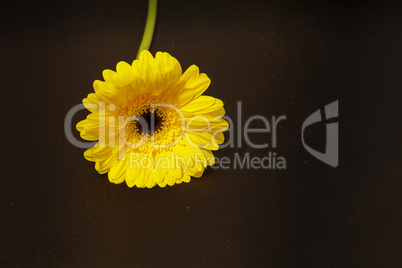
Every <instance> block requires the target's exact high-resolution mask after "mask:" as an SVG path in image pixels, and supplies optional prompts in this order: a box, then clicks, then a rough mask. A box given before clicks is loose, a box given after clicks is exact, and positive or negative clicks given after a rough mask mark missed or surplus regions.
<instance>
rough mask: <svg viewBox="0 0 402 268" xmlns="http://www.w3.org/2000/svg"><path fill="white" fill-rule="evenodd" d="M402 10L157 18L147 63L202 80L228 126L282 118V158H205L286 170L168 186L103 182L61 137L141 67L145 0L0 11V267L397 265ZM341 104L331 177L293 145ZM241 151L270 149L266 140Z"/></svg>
mask: <svg viewBox="0 0 402 268" xmlns="http://www.w3.org/2000/svg"><path fill="white" fill-rule="evenodd" d="M399 10H400V6H397V5H396V4H390V3H389V4H386V3H385V2H378V3H374V2H373V3H366V4H357V2H349V3H347V4H341V3H336V2H327V3H313V2H305V3H298V2H289V3H283V2H281V1H277V2H271V3H270V2H265V1H261V2H251V3H250V2H247V3H246V2H244V3H243V4H237V3H232V2H226V3H222V4H216V3H215V4H214V3H213V2H198V3H196V2H194V3H188V1H182V2H174V3H169V4H168V3H166V2H164V3H161V4H160V6H159V16H158V23H157V30H156V33H155V38H154V42H153V46H152V48H151V52H152V53H155V52H156V51H167V52H169V53H170V54H171V55H173V56H174V57H176V58H177V59H178V60H179V61H180V63H181V65H182V67H183V69H185V68H187V67H189V66H190V65H191V64H196V65H197V66H199V68H200V70H201V71H202V72H205V73H207V74H208V76H209V77H210V78H211V80H212V84H211V86H210V88H209V89H208V90H207V92H206V94H207V95H211V96H214V97H218V98H220V99H222V100H223V101H224V103H225V107H226V111H227V115H228V116H230V117H231V118H232V119H233V125H234V129H236V128H237V127H238V126H239V124H240V123H241V124H240V126H244V123H245V121H246V120H247V118H249V117H250V116H252V115H255V114H259V115H263V116H266V117H267V118H268V119H270V120H271V117H272V116H276V118H278V117H279V116H281V115H285V116H286V120H283V121H281V122H280V123H279V124H278V129H277V146H276V148H272V147H269V148H268V149H253V148H251V147H250V146H247V144H245V143H244V140H243V146H241V148H239V147H238V146H236V147H235V148H225V149H222V150H219V151H218V152H217V153H216V156H217V157H225V156H226V157H228V158H229V159H230V160H231V161H233V160H235V157H236V154H237V155H241V156H244V155H245V154H247V153H248V154H249V155H250V157H255V156H257V157H263V156H267V155H268V154H269V152H271V153H275V154H276V155H277V157H279V156H281V157H283V158H284V159H286V169H285V170H279V169H274V168H270V169H266V170H264V169H257V170H255V169H251V168H250V169H247V168H243V169H240V168H239V167H237V168H236V169H235V168H233V166H232V167H231V168H229V169H222V168H221V169H211V168H210V169H208V170H207V171H206V172H205V174H204V176H203V177H202V178H201V179H193V180H192V181H191V182H190V183H189V184H185V183H184V184H181V185H176V186H174V187H166V188H164V189H161V188H158V187H155V188H152V189H137V188H131V189H130V188H128V187H127V186H126V185H125V184H120V185H114V184H111V183H110V182H109V181H108V179H107V176H106V175H99V174H98V173H97V172H96V171H95V169H94V164H93V163H91V162H88V161H86V160H85V159H84V157H83V152H84V150H83V149H79V148H76V147H74V146H73V145H71V144H70V143H69V142H68V141H67V139H66V137H65V134H64V118H65V116H66V114H67V112H68V111H69V109H70V108H72V107H73V106H74V105H76V104H78V103H80V102H81V100H82V99H83V98H84V97H85V96H86V95H87V94H89V93H90V92H92V82H93V80H95V79H101V78H102V76H101V72H102V70H103V69H106V68H110V69H115V66H116V63H117V62H118V61H120V60H124V61H127V62H131V61H132V60H133V59H134V58H135V56H136V53H137V48H138V46H139V43H140V39H141V36H142V31H143V27H144V22H145V16H146V1H142V2H139V3H135V2H123V1H118V2H116V1H101V2H96V3H95V2H94V3H79V2H77V3H73V2H67V3H64V4H63V3H60V4H59V3H57V4H42V3H32V4H27V5H25V4H24V5H23V6H18V5H15V6H14V7H12V8H9V9H7V10H5V11H4V12H5V13H6V14H4V16H2V18H1V20H2V21H1V22H2V24H1V25H2V36H3V38H2V42H1V44H0V47H1V49H0V56H1V60H0V65H1V74H0V75H1V78H2V79H1V81H2V85H1V88H2V92H3V95H2V98H1V105H0V112H1V115H2V134H1V136H0V138H1V142H2V146H1V149H0V155H1V162H0V163H1V164H0V171H1V178H2V186H1V190H0V215H1V219H0V241H1V242H0V264H1V265H0V266H1V267H160V266H162V265H164V266H168V267H193V266H195V267H211V266H212V267H245V266H257V267H261V266H269V267H299V266H306V267H307V265H308V267H401V265H402V258H401V256H400V253H401V251H402V245H401V243H402V241H401V238H402V231H401V224H402V209H401V202H402V197H401V191H402V182H401V177H402V176H401V175H402V165H401V162H402V157H401V146H402V135H401V134H402V124H401V122H400V119H399V116H400V114H401V108H400V107H401V100H402V93H401V88H402V87H401V86H402V85H401V71H402V65H401V59H402V54H401V47H402V36H401V28H402V27H401V26H402V20H401V18H400V15H399ZM335 100H339V130H340V132H339V146H340V148H339V150H340V155H339V166H338V167H336V168H333V167H330V166H328V165H326V164H324V163H322V162H321V161H319V160H317V159H315V158H314V157H313V156H311V155H310V154H309V153H308V152H307V151H306V150H305V149H304V148H303V145H302V142H301V126H302V123H303V121H304V120H305V119H306V118H307V117H308V116H309V115H310V114H311V113H313V112H315V111H316V110H317V109H320V108H323V107H324V106H325V105H326V104H328V103H331V102H333V101H335ZM238 101H241V108H242V120H241V121H242V122H240V120H239V118H238V117H237V114H238V105H239V104H238ZM86 114H87V112H84V111H81V112H79V113H78V114H77V115H76V116H75V117H74V118H73V125H75V124H76V123H77V122H78V121H80V120H82V119H84V118H85V116H86ZM270 122H271V121H270ZM259 123H260V124H259ZM251 126H252V127H256V128H257V127H263V125H262V123H261V121H255V124H254V123H253V124H251V125H250V127H251ZM325 131H326V130H325V124H317V125H314V126H311V128H309V130H308V131H306V132H305V135H306V142H307V143H308V144H309V145H310V146H311V147H313V148H317V149H318V148H321V149H320V150H323V148H324V144H325ZM74 135H76V136H78V135H77V132H76V131H75V130H74ZM233 135H234V136H235V140H236V144H237V133H233ZM226 137H227V138H229V134H228V133H227V134H226ZM250 139H251V140H252V141H253V142H254V143H257V144H262V143H266V142H268V143H269V144H270V145H272V144H271V139H272V136H271V134H266V133H251V134H250Z"/></svg>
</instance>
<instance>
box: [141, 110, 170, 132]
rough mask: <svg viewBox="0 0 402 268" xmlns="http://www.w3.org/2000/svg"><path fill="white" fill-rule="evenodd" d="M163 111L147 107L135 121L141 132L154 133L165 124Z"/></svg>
mask: <svg viewBox="0 0 402 268" xmlns="http://www.w3.org/2000/svg"><path fill="white" fill-rule="evenodd" d="M163 121H164V120H163V118H162V112H161V111H159V110H158V109H152V110H151V109H150V108H147V109H145V110H144V111H143V113H142V114H140V115H139V119H138V120H135V121H134V124H135V125H136V127H137V129H138V131H139V133H140V134H145V135H147V134H149V135H151V136H152V135H154V133H155V132H158V131H159V130H160V129H161V128H162V126H163Z"/></svg>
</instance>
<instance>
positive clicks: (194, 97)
mask: <svg viewBox="0 0 402 268" xmlns="http://www.w3.org/2000/svg"><path fill="white" fill-rule="evenodd" d="M103 77H104V79H105V81H99V80H96V81H95V82H94V90H95V93H91V94H89V95H88V96H87V98H85V99H84V100H83V104H84V105H85V107H86V108H87V109H88V110H89V111H90V112H91V113H90V114H89V115H88V116H87V118H86V119H85V120H83V121H81V122H79V123H78V124H77V129H78V131H80V134H81V137H82V138H83V139H86V140H91V141H98V142H97V143H96V145H95V146H94V147H93V148H90V149H88V150H87V151H85V153H84V156H85V158H86V159H88V160H89V161H93V162H95V163H96V164H95V169H96V170H97V171H98V172H99V173H108V177H109V180H110V181H111V182H113V183H122V182H124V181H125V182H126V183H127V185H128V186H129V187H133V186H134V185H135V186H137V187H148V188H151V187H153V186H155V185H156V184H158V185H159V186H161V187H165V186H166V185H174V184H175V183H181V182H183V181H184V182H189V181H190V179H191V176H192V177H200V176H201V175H202V174H203V172H204V168H205V167H206V166H208V165H213V164H214V156H213V154H212V152H211V150H217V149H218V148H219V146H218V144H221V143H223V141H224V137H223V133H222V132H223V131H225V130H226V129H227V128H228V123H227V122H226V121H225V120H224V119H222V116H223V115H224V114H225V110H224V108H223V103H222V101H221V100H219V99H216V98H213V97H210V96H205V95H202V94H203V93H204V91H205V90H206V89H207V88H208V86H209V84H210V79H209V78H208V76H207V75H206V74H204V73H199V70H198V67H197V66H195V65H192V66H190V67H189V68H188V69H187V70H186V71H185V72H184V73H182V69H181V66H180V64H179V62H178V61H177V60H176V59H175V58H174V57H172V56H170V55H169V54H168V53H162V52H158V53H156V55H155V58H154V57H153V56H152V55H151V53H150V52H148V51H147V50H144V51H142V52H141V54H140V56H139V59H138V60H135V61H134V62H133V64H132V65H130V64H128V63H126V62H119V63H118V64H117V67H116V72H114V71H112V70H104V71H103Z"/></svg>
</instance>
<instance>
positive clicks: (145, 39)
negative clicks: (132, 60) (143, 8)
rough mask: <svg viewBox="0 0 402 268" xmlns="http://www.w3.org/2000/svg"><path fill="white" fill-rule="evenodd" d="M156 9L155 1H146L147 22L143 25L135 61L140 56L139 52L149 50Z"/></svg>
mask: <svg viewBox="0 0 402 268" xmlns="http://www.w3.org/2000/svg"><path fill="white" fill-rule="evenodd" d="M156 8H157V0H148V15H147V22H146V24H145V30H144V35H143V36H142V41H141V44H140V48H139V49H138V54H137V59H138V57H139V56H140V53H141V51H143V50H149V47H150V46H151V43H152V37H153V35H154V29H155V22H156Z"/></svg>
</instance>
